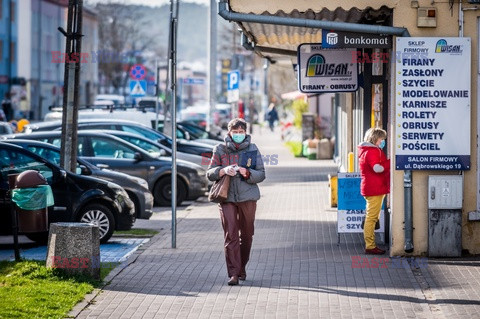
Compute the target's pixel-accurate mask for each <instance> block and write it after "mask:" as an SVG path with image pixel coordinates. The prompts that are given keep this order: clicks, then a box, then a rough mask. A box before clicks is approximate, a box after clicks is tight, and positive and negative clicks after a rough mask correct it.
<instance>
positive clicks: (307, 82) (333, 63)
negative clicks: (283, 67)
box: [297, 43, 358, 93]
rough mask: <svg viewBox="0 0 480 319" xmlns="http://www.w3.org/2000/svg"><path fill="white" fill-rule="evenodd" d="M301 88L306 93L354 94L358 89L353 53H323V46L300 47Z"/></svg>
mask: <svg viewBox="0 0 480 319" xmlns="http://www.w3.org/2000/svg"><path fill="white" fill-rule="evenodd" d="M297 53H298V87H299V90H300V91H301V92H304V93H324V92H353V91H356V90H357V89H358V69H357V63H353V62H352V56H353V54H354V53H355V52H354V51H353V50H324V49H323V48H322V46H321V45H319V44H313V43H303V44H301V45H300V46H299V47H298V52H297Z"/></svg>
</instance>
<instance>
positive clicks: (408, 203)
mask: <svg viewBox="0 0 480 319" xmlns="http://www.w3.org/2000/svg"><path fill="white" fill-rule="evenodd" d="M403 192H404V195H403V202H404V204H403V205H404V208H405V248H404V249H405V252H406V253H411V252H413V218H412V216H413V214H412V171H411V170H408V171H404V173H403Z"/></svg>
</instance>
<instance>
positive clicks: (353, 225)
mask: <svg viewBox="0 0 480 319" xmlns="http://www.w3.org/2000/svg"><path fill="white" fill-rule="evenodd" d="M360 182H361V177H360V173H338V197H337V198H338V204H337V205H338V206H337V209H338V211H337V233H339V234H340V233H362V232H363V228H362V221H363V220H364V219H365V208H366V202H365V198H364V197H363V196H362V195H361V194H360ZM384 228H385V227H384V212H383V209H382V210H381V212H380V229H377V230H375V232H379V233H383V232H385V229H384Z"/></svg>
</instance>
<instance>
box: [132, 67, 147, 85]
mask: <svg viewBox="0 0 480 319" xmlns="http://www.w3.org/2000/svg"><path fill="white" fill-rule="evenodd" d="M146 76H147V70H146V69H145V67H144V66H143V65H142V64H135V65H133V66H132V67H131V68H130V77H131V78H132V79H134V80H137V81H139V80H143V79H144V78H145V77H146Z"/></svg>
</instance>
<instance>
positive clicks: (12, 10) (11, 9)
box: [10, 1, 15, 22]
mask: <svg viewBox="0 0 480 319" xmlns="http://www.w3.org/2000/svg"><path fill="white" fill-rule="evenodd" d="M10 21H11V22H15V2H13V1H10Z"/></svg>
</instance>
